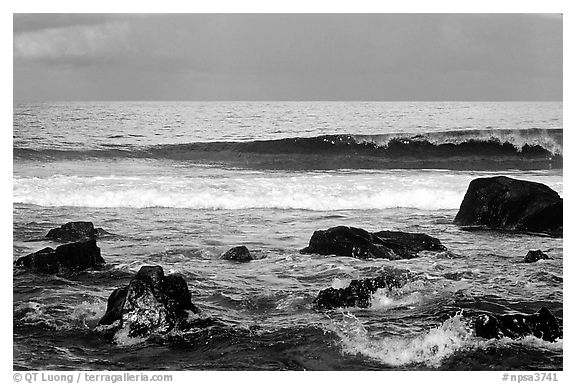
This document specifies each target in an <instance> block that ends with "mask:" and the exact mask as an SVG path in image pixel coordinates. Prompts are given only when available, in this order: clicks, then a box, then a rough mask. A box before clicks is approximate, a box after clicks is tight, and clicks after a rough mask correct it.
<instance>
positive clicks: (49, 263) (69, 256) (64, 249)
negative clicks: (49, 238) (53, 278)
mask: <svg viewBox="0 0 576 384" xmlns="http://www.w3.org/2000/svg"><path fill="white" fill-rule="evenodd" d="M104 263H105V261H104V259H103V258H102V256H101V255H100V248H98V246H97V245H96V240H94V239H92V240H87V241H80V242H76V243H69V244H64V245H61V246H59V247H57V248H56V249H52V248H50V247H47V248H44V249H42V250H40V251H38V252H35V253H32V254H30V255H27V256H23V257H21V258H19V259H18V260H16V263H15V264H16V266H18V267H23V268H26V269H29V270H34V271H38V272H44V273H51V274H54V273H66V272H77V271H83V270H86V269H91V268H99V267H101V266H102V265H103V264H104Z"/></svg>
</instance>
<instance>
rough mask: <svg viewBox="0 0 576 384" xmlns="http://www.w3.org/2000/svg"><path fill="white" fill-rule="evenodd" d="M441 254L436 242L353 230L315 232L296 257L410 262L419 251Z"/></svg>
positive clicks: (422, 237) (423, 237)
mask: <svg viewBox="0 0 576 384" xmlns="http://www.w3.org/2000/svg"><path fill="white" fill-rule="evenodd" d="M424 250H426V251H438V252H440V251H445V250H446V247H444V246H443V245H442V243H441V242H440V240H438V239H436V238H434V237H431V236H428V235H425V234H422V233H406V232H395V231H381V232H375V233H370V232H368V231H365V230H363V229H360V228H354V227H344V226H339V227H333V228H329V229H327V230H319V231H315V232H314V234H313V235H312V237H311V238H310V243H309V245H308V247H306V248H304V249H302V250H301V251H300V253H318V254H320V255H338V256H352V257H356V258H358V259H368V258H383V259H390V260H397V259H410V258H413V257H417V256H418V252H420V251H424Z"/></svg>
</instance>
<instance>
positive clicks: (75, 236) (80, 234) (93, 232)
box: [46, 221, 109, 242]
mask: <svg viewBox="0 0 576 384" xmlns="http://www.w3.org/2000/svg"><path fill="white" fill-rule="evenodd" d="M103 235H109V233H108V232H106V231H105V230H103V229H102V228H94V224H92V223H91V222H89V221H72V222H69V223H66V224H64V225H63V226H61V227H60V228H54V229H51V230H50V231H48V234H47V235H46V238H48V239H50V240H55V241H60V242H68V241H81V240H88V239H97V238H98V237H101V236H103Z"/></svg>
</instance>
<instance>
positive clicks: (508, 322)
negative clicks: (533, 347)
mask: <svg viewBox="0 0 576 384" xmlns="http://www.w3.org/2000/svg"><path fill="white" fill-rule="evenodd" d="M474 330H475V331H476V336H478V337H482V338H485V339H500V338H502V337H509V338H511V339H518V338H521V337H525V336H530V335H532V336H535V337H538V338H540V339H543V340H546V341H555V340H557V339H559V338H561V337H562V331H561V330H560V326H559V325H558V320H556V318H555V317H554V315H553V314H552V313H551V312H550V311H549V310H548V309H547V308H544V307H542V308H540V309H539V310H538V312H536V313H534V314H532V315H523V314H519V313H518V314H511V315H492V314H483V315H480V316H478V317H477V318H476V319H475V321H474Z"/></svg>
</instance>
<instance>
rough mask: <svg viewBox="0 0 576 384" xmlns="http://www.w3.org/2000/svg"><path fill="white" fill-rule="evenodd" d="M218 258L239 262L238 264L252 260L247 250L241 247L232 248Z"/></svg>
mask: <svg viewBox="0 0 576 384" xmlns="http://www.w3.org/2000/svg"><path fill="white" fill-rule="evenodd" d="M220 258H221V259H224V260H231V261H240V262H246V261H250V260H254V258H253V257H252V255H251V254H250V251H249V250H248V248H246V247H245V246H243V245H241V246H239V247H234V248H232V249H230V250H228V251H226V252H225V253H224V254H223V255H222V256H220Z"/></svg>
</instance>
